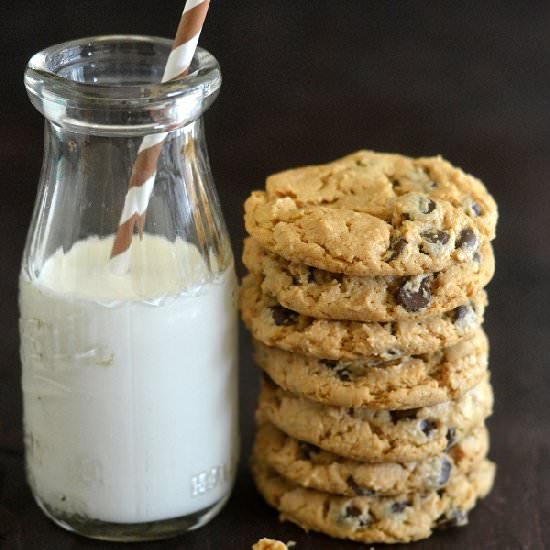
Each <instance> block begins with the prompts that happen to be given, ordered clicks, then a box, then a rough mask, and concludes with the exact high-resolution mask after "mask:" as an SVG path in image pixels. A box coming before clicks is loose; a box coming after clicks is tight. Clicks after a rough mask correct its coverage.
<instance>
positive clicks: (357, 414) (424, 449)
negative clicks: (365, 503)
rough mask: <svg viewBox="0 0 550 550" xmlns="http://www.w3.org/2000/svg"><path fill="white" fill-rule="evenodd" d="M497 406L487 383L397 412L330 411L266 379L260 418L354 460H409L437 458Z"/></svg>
mask: <svg viewBox="0 0 550 550" xmlns="http://www.w3.org/2000/svg"><path fill="white" fill-rule="evenodd" d="M492 407H493V392H492V388H491V385H490V384H489V382H488V381H484V382H482V383H481V384H479V385H477V386H475V387H474V388H472V389H471V390H469V391H468V392H466V393H465V394H464V395H462V396H461V397H460V398H459V399H457V400H454V401H447V402H445V403H440V404H438V405H433V406H430V407H419V408H415V409H406V410H399V411H390V410H377V409H369V408H366V407H353V408H349V407H331V406H327V405H322V404H321V403H318V402H316V401H311V400H310V399H307V398H305V397H302V396H299V395H295V394H292V393H290V392H288V391H286V390H283V389H282V388H280V387H278V386H276V385H275V384H274V383H273V382H272V381H271V380H270V379H269V378H267V377H264V381H263V383H262V389H261V393H260V398H259V403H258V410H257V413H256V414H257V419H258V422H260V423H263V422H265V421H269V422H271V423H272V424H274V425H275V426H276V427H277V428H279V429H280V430H282V431H283V432H285V433H286V434H288V435H290V436H292V437H294V438H295V439H299V440H302V441H307V442H308V443H312V444H313V445H316V446H318V447H320V448H321V449H324V450H326V451H330V452H333V453H335V454H338V455H341V456H345V457H348V458H351V459H354V460H366V461H380V462H407V461H413V460H422V459H425V458H428V457H431V456H435V455H438V454H440V453H442V452H443V451H445V449H447V448H449V447H450V446H452V445H453V444H454V443H456V442H458V441H461V440H462V439H463V438H464V437H465V436H466V435H467V434H468V433H469V432H471V431H472V430H473V429H474V428H476V427H479V426H480V425H481V424H482V423H483V421H484V420H485V418H487V417H488V416H489V415H490V414H491V412H492Z"/></svg>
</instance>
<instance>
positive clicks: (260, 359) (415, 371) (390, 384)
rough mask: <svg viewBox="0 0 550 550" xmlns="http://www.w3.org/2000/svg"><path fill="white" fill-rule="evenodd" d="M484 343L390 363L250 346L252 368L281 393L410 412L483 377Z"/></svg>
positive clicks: (478, 339)
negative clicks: (325, 357) (279, 388)
mask: <svg viewBox="0 0 550 550" xmlns="http://www.w3.org/2000/svg"><path fill="white" fill-rule="evenodd" d="M488 349H489V343H488V340H487V336H486V335H485V333H484V332H483V330H482V329H478V331H477V332H476V333H474V335H473V337H472V338H470V339H468V340H462V341H461V342H459V343H458V344H455V345H454V346H452V347H450V348H447V349H442V350H438V351H435V352H432V353H431V354H425V355H416V356H405V357H400V358H397V359H392V360H389V361H388V360H382V359H379V358H364V359H356V360H353V361H345V360H331V359H319V358H317V357H313V356H307V355H302V354H298V353H290V352H288V351H284V350H281V349H278V348H273V347H268V346H266V345H265V344H262V343H260V342H257V341H256V342H255V359H256V363H257V364H258V365H259V366H260V367H261V368H262V369H263V370H264V372H265V373H267V374H268V375H269V377H270V378H271V379H272V380H273V381H274V382H275V383H276V384H277V385H278V386H281V387H282V388H283V389H285V390H288V391H290V392H292V393H296V394H301V395H302V396H304V397H307V398H309V399H312V400H314V401H319V402H320V403H323V404H325V405H335V406H340V407H369V408H372V409H391V410H395V409H412V408H416V407H425V406H429V405H435V404H437V403H442V402H444V401H449V400H451V399H455V398H457V397H459V396H460V395H462V394H463V393H464V392H466V391H468V390H469V389H470V388H473V387H474V386H475V385H477V384H479V383H480V382H481V381H483V380H484V379H485V377H486V376H487V366H488Z"/></svg>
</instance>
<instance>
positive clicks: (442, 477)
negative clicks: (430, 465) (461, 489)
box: [439, 458, 453, 487]
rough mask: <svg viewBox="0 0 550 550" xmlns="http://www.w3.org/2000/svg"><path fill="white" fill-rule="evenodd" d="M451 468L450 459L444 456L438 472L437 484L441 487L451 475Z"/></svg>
mask: <svg viewBox="0 0 550 550" xmlns="http://www.w3.org/2000/svg"><path fill="white" fill-rule="evenodd" d="M452 469H453V464H452V462H451V461H450V460H448V459H446V458H444V459H443V460H442V461H441V471H440V472H439V485H440V486H441V487H443V485H446V484H447V482H448V481H449V478H450V477H451V470H452Z"/></svg>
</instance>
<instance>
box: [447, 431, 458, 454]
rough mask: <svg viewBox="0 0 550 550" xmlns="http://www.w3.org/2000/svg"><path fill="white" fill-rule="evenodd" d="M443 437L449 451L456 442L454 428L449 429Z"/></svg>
mask: <svg viewBox="0 0 550 550" xmlns="http://www.w3.org/2000/svg"><path fill="white" fill-rule="evenodd" d="M445 437H446V438H447V449H450V448H451V447H452V446H453V445H454V442H455V440H456V428H449V429H448V430H447V435H446V436H445Z"/></svg>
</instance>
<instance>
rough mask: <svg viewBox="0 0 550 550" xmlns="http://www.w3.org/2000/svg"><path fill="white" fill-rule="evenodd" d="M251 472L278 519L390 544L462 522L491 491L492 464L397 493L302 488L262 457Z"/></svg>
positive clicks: (346, 536) (331, 532)
mask: <svg viewBox="0 0 550 550" xmlns="http://www.w3.org/2000/svg"><path fill="white" fill-rule="evenodd" d="M253 473H254V479H255V482H256V486H257V487H258V490H259V491H260V493H261V494H262V495H263V496H264V498H265V500H266V501H267V502H268V504H270V505H271V506H273V507H275V508H277V509H278V510H279V512H280V513H281V519H282V520H288V521H292V522H293V523H296V524H297V525H299V526H300V527H303V528H304V529H312V530H314V531H320V532H322V533H325V534H327V535H330V536H333V537H336V538H341V539H351V540H355V541H359V542H363V543H375V542H386V543H389V542H410V541H413V540H419V539H424V538H427V537H429V536H430V535H431V533H432V530H433V529H436V528H444V527H455V526H461V525H465V524H466V523H467V521H468V511H469V510H471V509H472V507H473V506H474V505H475V502H476V500H477V499H478V498H481V497H484V496H485V495H486V494H487V493H488V492H489V491H490V489H491V487H492V485H493V480H494V474H495V466H494V464H493V463H492V462H489V461H488V460H484V461H482V462H480V463H479V464H477V465H476V466H475V468H474V469H473V470H472V471H470V472H469V473H468V474H457V475H456V476H455V477H454V479H453V480H452V481H451V482H449V484H448V485H447V486H446V487H445V488H443V489H440V490H439V491H432V492H429V493H424V494H421V493H409V494H402V495H397V496H356V497H345V496H335V495H331V494H328V493H323V492H320V491H316V490H313V489H305V488H303V487H300V486H298V485H295V484H293V483H291V482H289V481H287V480H285V479H284V478H282V477H281V476H279V475H277V474H276V473H275V472H274V471H273V470H270V469H269V468H268V467H267V466H265V465H264V464H262V463H261V462H255V463H254V464H253Z"/></svg>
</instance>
